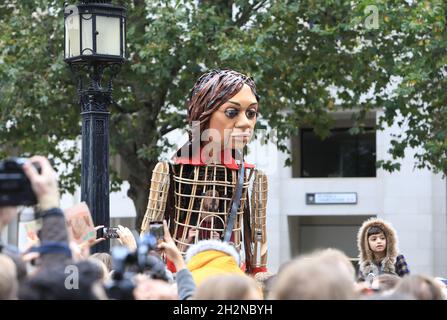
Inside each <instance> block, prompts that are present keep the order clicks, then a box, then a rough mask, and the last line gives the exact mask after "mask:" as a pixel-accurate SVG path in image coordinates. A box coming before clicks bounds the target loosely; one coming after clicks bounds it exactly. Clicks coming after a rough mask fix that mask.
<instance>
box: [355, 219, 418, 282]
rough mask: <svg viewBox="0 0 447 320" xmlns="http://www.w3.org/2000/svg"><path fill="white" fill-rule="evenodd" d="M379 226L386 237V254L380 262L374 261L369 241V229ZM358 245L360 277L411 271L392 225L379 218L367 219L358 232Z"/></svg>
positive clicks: (401, 274) (399, 273)
mask: <svg viewBox="0 0 447 320" xmlns="http://www.w3.org/2000/svg"><path fill="white" fill-rule="evenodd" d="M373 226H374V227H379V228H380V229H382V230H383V232H384V235H385V238H386V255H385V258H383V259H382V261H380V262H379V263H378V264H376V263H375V262H374V255H373V252H372V250H371V249H370V247H369V243H368V230H369V229H370V228H371V227H373ZM357 246H358V249H359V252H360V255H359V269H360V278H362V279H365V278H366V277H367V275H368V274H370V273H373V274H374V275H375V276H377V275H379V274H382V273H391V274H396V275H399V276H403V275H405V274H407V273H409V272H410V271H409V270H408V266H407V264H406V262H405V258H404V256H403V255H401V254H399V247H398V239H397V234H396V231H395V230H394V228H393V227H392V225H391V224H390V223H388V222H386V221H384V220H382V219H379V218H371V219H368V220H366V221H365V222H364V223H363V225H362V226H361V227H360V229H359V232H358V234H357Z"/></svg>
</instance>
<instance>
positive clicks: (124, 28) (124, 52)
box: [122, 18, 126, 57]
mask: <svg viewBox="0 0 447 320" xmlns="http://www.w3.org/2000/svg"><path fill="white" fill-rule="evenodd" d="M125 22H126V20H125V19H124V18H123V23H122V28H123V31H122V32H123V57H125V56H126V23H125Z"/></svg>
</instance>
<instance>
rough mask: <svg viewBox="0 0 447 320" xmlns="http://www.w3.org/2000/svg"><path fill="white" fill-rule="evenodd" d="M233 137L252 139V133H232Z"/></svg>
mask: <svg viewBox="0 0 447 320" xmlns="http://www.w3.org/2000/svg"><path fill="white" fill-rule="evenodd" d="M231 137H233V138H249V137H251V133H250V132H240V133H232V134H231Z"/></svg>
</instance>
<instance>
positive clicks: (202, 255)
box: [0, 157, 447, 300]
mask: <svg viewBox="0 0 447 320" xmlns="http://www.w3.org/2000/svg"><path fill="white" fill-rule="evenodd" d="M31 162H33V163H38V164H39V166H40V168H41V171H40V172H38V171H37V170H36V168H35V167H34V166H33V165H31ZM23 170H24V172H25V174H26V175H27V177H28V178H29V180H30V182H31V185H32V188H33V191H34V193H35V195H36V197H37V200H38V217H39V218H40V219H42V227H41V229H40V231H39V239H38V242H34V243H32V244H31V245H30V249H29V250H26V251H25V252H19V251H18V250H17V248H15V247H13V246H11V245H8V244H4V243H0V252H1V253H0V299H25V300H28V299H33V300H45V299H49V300H52V299H55V300H56V299H85V300H91V299H95V300H96V299H137V300H190V299H196V300H262V299H273V300H275V299H282V300H283V299H294V300H295V299H309V300H314V299H324V300H346V299H348V300H354V299H360V300H382V299H383V300H445V299H446V298H447V294H446V286H445V283H444V282H443V281H442V279H439V278H433V277H430V276H427V275H421V274H412V273H411V274H410V270H409V267H408V265H407V262H406V261H405V258H404V256H403V255H402V253H400V252H399V250H398V246H397V234H396V231H395V230H394V229H393V227H392V226H391V225H390V224H389V223H387V222H386V221H383V220H381V219H376V218H374V219H370V220H368V221H365V222H364V224H363V225H362V227H361V228H360V230H359V233H358V248H359V252H360V255H359V264H358V270H356V268H354V265H353V264H352V263H351V261H350V260H349V258H348V257H347V256H346V255H345V254H344V253H343V252H342V251H340V250H338V249H333V248H327V249H323V250H317V251H315V252H312V253H310V254H305V255H301V256H298V257H296V258H294V259H293V260H291V261H288V262H286V263H284V264H283V265H282V266H281V267H280V268H279V270H278V272H277V273H275V274H273V273H271V272H268V271H267V272H259V273H257V274H255V275H252V276H249V275H247V274H246V273H245V272H244V265H243V263H242V261H243V259H241V257H240V253H239V252H238V251H237V250H236V249H235V248H234V247H233V246H232V245H231V243H227V242H223V241H220V240H217V239H210V240H201V241H199V242H198V243H196V244H194V245H192V246H191V247H190V248H189V249H188V251H187V252H186V255H183V254H182V253H181V252H180V251H179V250H178V248H177V246H176V244H175V242H174V241H173V239H172V237H171V235H170V233H169V228H168V226H167V223H166V221H164V223H163V227H164V238H163V239H162V240H161V241H159V242H158V243H156V245H155V246H154V247H150V246H149V249H150V250H148V248H147V247H146V248H145V249H144V250H143V249H142V246H140V243H139V241H137V240H136V239H135V237H134V236H133V234H132V232H131V231H130V230H129V229H128V228H126V227H122V226H120V227H119V229H118V231H117V232H118V234H119V235H120V238H119V240H120V241H121V244H122V246H123V248H125V249H126V250H125V251H121V253H123V252H124V253H126V254H127V255H129V256H131V255H132V254H133V253H135V254H134V255H132V257H136V258H135V259H136V260H134V261H132V260H131V259H127V260H126V259H125V258H126V255H123V254H121V256H120V255H119V254H118V253H119V252H118V253H116V254H110V253H95V254H90V249H91V247H92V246H94V245H95V244H96V243H97V241H89V242H87V243H85V244H81V245H79V244H75V243H73V242H72V241H71V239H70V237H69V234H68V232H67V228H66V222H65V217H64V212H63V211H62V210H61V209H60V208H59V190H58V185H57V179H56V173H55V172H54V170H53V168H52V167H51V165H50V163H49V162H48V160H47V159H46V158H44V157H33V158H31V159H30V161H29V162H28V163H26V164H25V165H24V167H23ZM18 212H19V208H17V207H2V208H0V232H1V230H2V229H3V228H4V227H5V226H7V225H8V224H9V223H10V222H11V221H12V220H13V219H14V218H15V216H16V215H17V214H18ZM123 257H124V258H123ZM141 257H146V258H147V257H152V258H153V259H146V260H145V262H144V263H143V264H142V263H141ZM164 259H168V260H169V261H171V262H172V263H173V264H174V266H175V270H176V272H175V273H174V274H173V273H171V272H169V270H168V269H167V268H166V266H165V265H164V264H163V261H164Z"/></svg>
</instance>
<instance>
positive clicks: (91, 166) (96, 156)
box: [79, 64, 112, 252]
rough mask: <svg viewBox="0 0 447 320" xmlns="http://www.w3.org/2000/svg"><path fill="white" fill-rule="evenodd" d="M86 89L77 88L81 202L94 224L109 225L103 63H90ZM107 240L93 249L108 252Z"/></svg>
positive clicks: (108, 95)
mask: <svg viewBox="0 0 447 320" xmlns="http://www.w3.org/2000/svg"><path fill="white" fill-rule="evenodd" d="M91 68H92V74H91V82H90V85H89V86H88V88H86V89H84V88H82V87H81V88H79V100H80V103H81V116H82V173H81V175H82V179H81V201H85V202H86V203H87V205H88V207H89V208H90V211H91V212H92V213H93V214H92V218H93V222H94V224H95V226H96V225H106V226H108V225H109V221H110V214H109V114H110V113H109V110H108V108H109V105H110V103H111V102H112V89H111V86H110V87H109V88H106V89H104V88H102V87H101V76H102V71H103V70H102V68H103V67H102V66H101V65H95V64H94V65H92V66H91ZM109 249H110V244H109V240H106V241H103V242H100V243H99V244H97V245H96V246H95V247H93V248H92V250H93V251H96V252H108V251H109Z"/></svg>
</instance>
